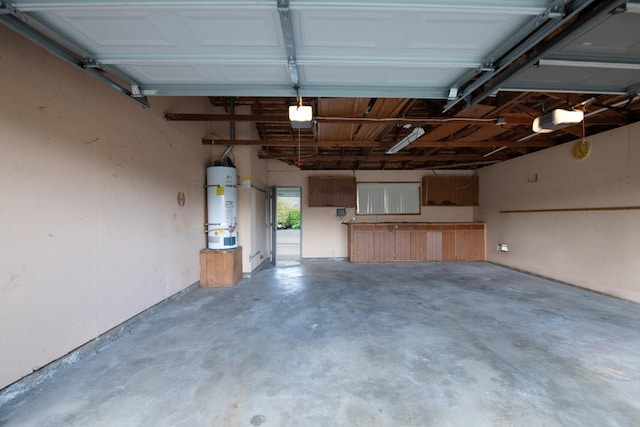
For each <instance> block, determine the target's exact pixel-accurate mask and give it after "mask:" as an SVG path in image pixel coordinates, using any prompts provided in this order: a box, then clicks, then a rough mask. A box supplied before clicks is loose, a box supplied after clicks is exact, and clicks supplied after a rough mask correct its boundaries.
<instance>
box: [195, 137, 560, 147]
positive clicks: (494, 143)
mask: <svg viewBox="0 0 640 427" xmlns="http://www.w3.org/2000/svg"><path fill="white" fill-rule="evenodd" d="M202 143H203V144H206V145H260V146H265V147H297V146H298V141H297V140H277V141H265V140H262V139H238V140H235V141H232V140H229V139H215V140H213V139H209V138H202ZM387 145H389V146H391V145H392V144H391V143H382V142H380V141H309V140H306V141H305V140H301V141H300V146H302V147H329V148H330V147H335V148H342V147H344V148H388V147H387ZM554 145H555V143H554V142H553V141H551V140H548V139H545V140H536V139H535V138H532V139H531V140H528V141H524V142H519V141H502V140H490V141H422V140H418V141H416V142H414V143H413V144H411V146H410V147H411V148H495V147H553V146H554Z"/></svg>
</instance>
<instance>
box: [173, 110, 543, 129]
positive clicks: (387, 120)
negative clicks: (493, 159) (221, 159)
mask: <svg viewBox="0 0 640 427" xmlns="http://www.w3.org/2000/svg"><path fill="white" fill-rule="evenodd" d="M164 118H165V120H168V121H182V122H228V121H235V122H256V123H290V122H291V121H290V120H289V117H287V116H272V115H259V114H235V115H231V114H191V113H165V115H164ZM314 120H315V121H317V122H318V123H327V124H389V125H399V124H406V123H409V124H412V125H414V126H415V125H423V124H435V125H437V124H444V123H454V124H458V125H471V124H472V125H478V126H482V125H485V126H495V125H497V124H498V122H497V119H492V118H481V117H401V118H397V117H322V116H319V117H314ZM532 121H533V120H532V119H531V117H528V116H514V115H508V116H506V117H502V118H501V121H500V122H499V123H501V124H508V125H527V126H530V125H531V122H532Z"/></svg>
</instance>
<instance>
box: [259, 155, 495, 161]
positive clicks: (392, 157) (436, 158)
mask: <svg viewBox="0 0 640 427" xmlns="http://www.w3.org/2000/svg"><path fill="white" fill-rule="evenodd" d="M495 157H499V156H498V155H496V156H492V160H496V158H495ZM258 158H260V159H278V160H287V159H291V160H293V159H297V158H298V155H297V154H273V155H268V154H258ZM500 158H501V160H506V159H507V157H506V156H500ZM485 160H486V159H485V158H484V157H482V156H480V155H475V154H472V155H469V154H453V155H442V156H438V155H432V156H420V155H417V156H412V155H398V154H368V155H365V156H358V155H353V156H337V155H333V154H327V155H313V156H302V161H303V162H390V161H392V162H411V161H413V162H428V161H436V162H476V161H478V162H479V161H485Z"/></svg>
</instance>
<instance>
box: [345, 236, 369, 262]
mask: <svg viewBox="0 0 640 427" xmlns="http://www.w3.org/2000/svg"><path fill="white" fill-rule="evenodd" d="M374 234H375V233H374V232H373V231H352V233H351V252H350V254H349V260H350V261H351V262H373V261H374V253H373V244H374V243H373V241H374V239H373V236H374Z"/></svg>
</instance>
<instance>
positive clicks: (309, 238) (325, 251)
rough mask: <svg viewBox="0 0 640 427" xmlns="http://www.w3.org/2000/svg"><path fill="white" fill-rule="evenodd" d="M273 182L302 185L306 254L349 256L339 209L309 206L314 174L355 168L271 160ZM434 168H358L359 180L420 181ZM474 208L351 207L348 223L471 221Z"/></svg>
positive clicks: (302, 236)
mask: <svg viewBox="0 0 640 427" xmlns="http://www.w3.org/2000/svg"><path fill="white" fill-rule="evenodd" d="M268 169H269V172H268V176H269V185H271V186H273V185H275V186H281V187H301V191H302V193H301V199H302V203H301V205H302V208H301V215H302V227H301V228H302V234H301V245H302V257H303V258H346V257H348V255H349V253H348V227H347V226H346V225H344V224H342V222H341V219H340V218H339V217H336V208H335V207H332V208H324V207H309V203H308V198H307V195H308V178H309V176H312V175H321V176H338V175H349V176H351V175H352V174H354V173H352V172H351V171H300V170H299V169H298V168H296V167H290V166H287V165H286V164H284V163H282V162H278V161H273V160H272V161H269V163H268ZM461 174H465V172H457V171H456V172H452V171H441V172H438V175H441V176H444V175H461ZM430 175H432V172H430V171H420V170H418V171H355V177H356V181H357V182H402V181H405V182H420V181H421V180H422V177H423V176H430ZM473 213H474V209H473V208H472V207H454V206H423V207H422V213H421V214H420V215H356V214H355V208H348V209H347V215H346V216H345V218H344V221H345V222H348V221H351V218H352V217H355V218H356V220H355V222H395V221H397V222H458V221H459V222H467V221H472V220H473Z"/></svg>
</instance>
